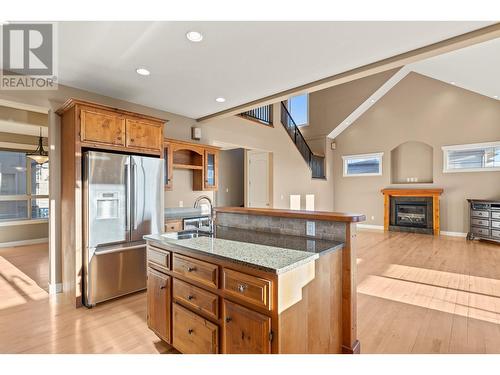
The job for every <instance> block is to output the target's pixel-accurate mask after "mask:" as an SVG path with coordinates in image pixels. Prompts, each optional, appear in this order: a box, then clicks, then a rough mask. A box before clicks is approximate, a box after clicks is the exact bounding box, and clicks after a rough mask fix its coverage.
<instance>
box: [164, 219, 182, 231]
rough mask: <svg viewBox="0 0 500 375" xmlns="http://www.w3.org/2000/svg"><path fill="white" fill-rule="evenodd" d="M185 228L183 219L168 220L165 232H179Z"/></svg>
mask: <svg viewBox="0 0 500 375" xmlns="http://www.w3.org/2000/svg"><path fill="white" fill-rule="evenodd" d="M182 228H183V224H182V220H167V221H166V222H165V232H167V233H168V232H179V231H181V230H182Z"/></svg>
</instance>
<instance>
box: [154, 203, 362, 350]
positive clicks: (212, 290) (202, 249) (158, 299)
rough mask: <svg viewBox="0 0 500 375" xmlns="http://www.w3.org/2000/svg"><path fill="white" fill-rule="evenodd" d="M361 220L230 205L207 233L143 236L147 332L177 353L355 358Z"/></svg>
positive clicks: (352, 216)
mask: <svg viewBox="0 0 500 375" xmlns="http://www.w3.org/2000/svg"><path fill="white" fill-rule="evenodd" d="M362 220H364V217H363V216H362V215H355V214H336V213H324V212H314V211H312V212H311V211H288V210H270V209H262V210H259V209H246V208H234V207H230V208H220V209H217V219H216V224H217V225H216V226H215V228H214V231H213V233H211V234H209V233H203V232H199V233H197V232H177V233H166V234H163V235H150V236H146V237H145V238H146V240H147V242H148V251H147V262H148V326H149V327H150V329H152V330H153V331H154V332H155V333H156V334H157V335H158V336H159V337H160V338H162V339H163V340H164V341H166V342H168V343H169V344H171V345H172V346H173V347H175V348H176V349H177V350H179V351H180V352H182V353H357V352H359V342H358V340H357V336H356V304H355V301H356V295H355V265H356V263H355V246H354V245H355V236H356V231H355V223H356V222H359V221H362ZM306 228H308V230H306ZM306 234H307V235H306Z"/></svg>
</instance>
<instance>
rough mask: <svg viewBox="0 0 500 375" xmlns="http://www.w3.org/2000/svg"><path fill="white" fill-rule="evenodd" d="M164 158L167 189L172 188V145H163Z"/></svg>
mask: <svg viewBox="0 0 500 375" xmlns="http://www.w3.org/2000/svg"><path fill="white" fill-rule="evenodd" d="M163 158H164V159H165V190H172V177H173V163H174V161H173V154H172V146H171V145H170V144H168V143H166V144H165V145H164V146H163Z"/></svg>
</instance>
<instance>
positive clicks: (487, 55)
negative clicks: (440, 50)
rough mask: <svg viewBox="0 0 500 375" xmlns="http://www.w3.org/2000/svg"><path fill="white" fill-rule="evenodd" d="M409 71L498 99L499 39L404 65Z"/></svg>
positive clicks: (499, 80)
mask: <svg viewBox="0 0 500 375" xmlns="http://www.w3.org/2000/svg"><path fill="white" fill-rule="evenodd" d="M408 68H409V69H410V70H413V71H414V72H417V73H420V74H424V75H426V76H428V77H431V78H434V79H438V80H440V81H443V82H446V83H449V84H450V83H451V82H453V84H455V85H456V86H459V87H462V88H464V89H467V90H470V91H474V92H476V93H478V94H482V95H486V96H489V97H492V98H493V97H494V96H497V98H500V38H497V39H493V40H490V41H487V42H484V43H480V44H475V45H473V46H469V47H466V48H462V49H459V50H456V51H453V52H448V53H446V54H443V55H439V56H435V57H432V58H429V59H426V60H422V61H419V62H416V63H413V64H410V65H408Z"/></svg>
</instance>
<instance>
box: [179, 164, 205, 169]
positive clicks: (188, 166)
mask: <svg viewBox="0 0 500 375" xmlns="http://www.w3.org/2000/svg"><path fill="white" fill-rule="evenodd" d="M172 167H174V168H177V169H203V166H202V165H192V164H173V165H172Z"/></svg>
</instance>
